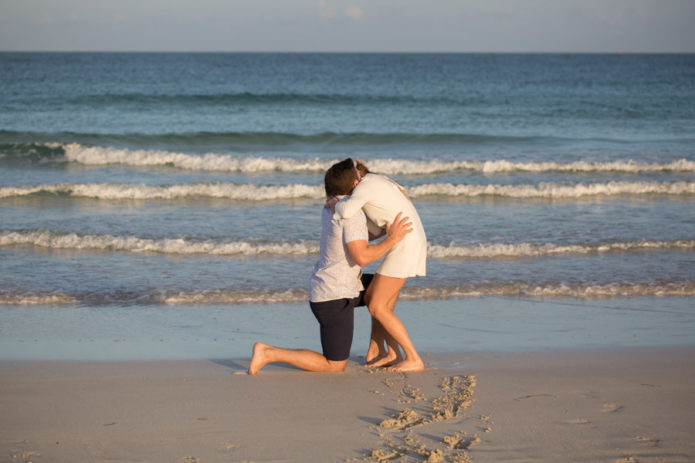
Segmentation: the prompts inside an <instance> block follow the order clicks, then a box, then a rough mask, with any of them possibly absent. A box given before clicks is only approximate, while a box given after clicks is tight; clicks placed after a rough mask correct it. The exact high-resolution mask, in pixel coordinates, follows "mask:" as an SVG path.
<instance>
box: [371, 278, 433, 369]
mask: <svg viewBox="0 0 695 463" xmlns="http://www.w3.org/2000/svg"><path fill="white" fill-rule="evenodd" d="M405 281H406V278H393V277H387V276H385V275H381V274H379V273H377V274H376V275H374V280H372V283H371V284H370V285H369V289H370V290H371V291H370V293H371V294H370V299H369V305H368V306H369V313H371V314H372V316H373V317H374V318H376V319H377V321H378V322H379V323H380V324H381V326H382V327H383V328H384V330H385V331H386V333H388V334H389V335H390V336H391V337H392V338H393V339H394V340H395V342H396V343H398V345H400V347H401V348H402V349H403V352H404V353H405V359H403V360H401V361H398V362H397V363H395V364H394V365H393V367H392V368H393V369H394V370H396V371H420V370H423V369H424V368H425V365H424V364H423V363H422V359H421V358H420V356H419V355H418V353H417V351H416V350H415V346H413V343H412V341H411V340H410V336H408V331H407V330H406V329H405V326H404V325H403V323H402V322H401V321H400V320H399V319H398V317H397V316H396V315H395V314H394V313H393V309H394V306H395V303H396V300H398V293H399V292H400V290H401V288H402V287H403V284H405Z"/></svg>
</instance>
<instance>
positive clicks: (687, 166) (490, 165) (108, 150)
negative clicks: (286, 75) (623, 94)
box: [46, 143, 695, 175]
mask: <svg viewBox="0 0 695 463" xmlns="http://www.w3.org/2000/svg"><path fill="white" fill-rule="evenodd" d="M46 146H50V147H51V148H54V149H58V148H62V150H63V152H64V156H65V159H66V160H68V161H70V162H75V163H80V164H85V165H93V166H104V165H110V164H119V165H124V166H133V167H157V166H161V167H175V168H178V169H185V170H200V171H220V172H246V173H257V172H270V171H280V172H304V171H306V172H323V171H325V170H326V169H328V168H329V167H330V166H331V165H332V164H334V163H335V162H337V161H338V160H339V159H330V160H324V159H318V158H314V159H293V158H289V157H286V158H282V157H262V156H245V157H239V156H233V155H228V154H219V153H207V154H201V155H197V154H190V153H179V152H170V151H156V150H135V149H126V148H113V147H102V146H86V145H81V144H79V143H69V144H46ZM365 161H366V163H367V164H368V166H369V168H370V169H371V170H372V171H374V172H379V173H383V174H387V175H430V174H437V173H446V172H452V171H473V172H481V173H486V174H498V173H509V172H528V173H543V172H564V173H591V172H620V173H632V174H637V173H648V172H695V161H691V160H688V159H679V160H675V161H671V162H666V163H656V162H638V161H634V160H624V161H609V162H598V161H575V162H567V163H562V162H553V161H550V162H514V161H508V160H504V159H499V160H487V161H476V160H470V161H449V160H441V159H432V160H426V161H418V160H406V159H392V158H386V159H366V160H365Z"/></svg>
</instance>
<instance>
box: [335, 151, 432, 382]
mask: <svg viewBox="0 0 695 463" xmlns="http://www.w3.org/2000/svg"><path fill="white" fill-rule="evenodd" d="M346 161H347V160H346ZM360 170H362V172H360ZM355 171H356V172H355V175H356V176H357V180H358V182H359V183H357V185H356V186H355V187H354V188H353V190H352V191H351V192H350V197H349V198H346V199H344V200H342V201H340V202H338V203H336V204H335V213H336V215H338V216H339V217H340V218H350V217H352V216H353V215H354V214H355V213H356V212H357V211H359V210H360V209H362V210H364V213H365V214H366V215H367V218H368V219H369V221H370V222H372V223H373V224H374V225H376V226H377V227H378V228H379V229H382V230H383V229H385V227H386V225H387V224H390V223H392V222H393V220H394V219H395V217H396V215H398V213H399V212H402V214H403V216H407V217H409V218H410V221H411V222H412V228H413V231H412V233H410V234H408V235H407V236H406V237H405V238H404V239H403V241H401V242H400V243H398V244H397V245H396V246H394V247H393V248H392V249H391V250H390V251H389V252H388V253H387V254H386V256H385V258H384V260H383V261H382V263H381V265H380V266H379V268H378V269H377V271H376V275H375V277H374V280H373V281H372V283H371V285H370V286H369V288H368V289H367V293H366V295H365V300H366V301H367V304H368V307H369V312H370V313H371V314H372V335H371V339H370V343H369V349H368V350H367V357H366V360H367V365H369V366H384V365H389V364H391V366H392V369H393V370H395V371H419V370H422V369H424V364H423V363H422V359H421V358H420V356H419V355H418V353H417V351H416V350H415V347H414V346H413V343H412V341H411V340H410V337H409V336H408V332H407V331H406V329H405V326H403V323H401V321H400V320H399V319H398V317H396V315H395V314H394V313H393V311H394V308H395V306H396V301H397V300H398V295H399V293H400V290H401V288H402V287H403V284H404V283H405V282H406V280H407V279H408V278H410V277H413V276H425V274H426V261H427V237H426V236H425V229H424V228H423V226H422V222H421V221H420V216H419V215H418V213H417V211H416V210H415V207H414V206H413V203H412V202H411V201H410V199H409V198H408V196H407V195H406V193H405V190H404V189H403V188H402V187H401V186H400V185H398V184H397V183H396V182H394V181H393V180H391V179H390V178H388V177H386V176H384V175H379V174H374V173H370V172H369V170H368V169H367V168H366V166H365V165H364V164H363V163H362V162H361V161H358V162H357V163H355ZM363 174H364V175H363ZM371 230H372V227H370V231H371ZM384 341H385V342H386V343H387V345H388V346H389V348H388V349H385V348H384ZM399 345H400V347H401V348H402V349H403V352H404V354H405V358H402V357H401V355H400V351H399V349H398V346H399Z"/></svg>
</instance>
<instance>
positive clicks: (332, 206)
mask: <svg viewBox="0 0 695 463" xmlns="http://www.w3.org/2000/svg"><path fill="white" fill-rule="evenodd" d="M337 202H338V197H337V196H331V197H330V198H328V201H326V204H324V206H323V207H325V208H326V209H330V210H331V212H333V213H335V205H336V203H337Z"/></svg>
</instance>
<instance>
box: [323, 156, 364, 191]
mask: <svg viewBox="0 0 695 463" xmlns="http://www.w3.org/2000/svg"><path fill="white" fill-rule="evenodd" d="M355 180H357V172H355V163H354V161H353V160H352V158H347V159H345V160H343V161H340V162H338V163H336V164H333V165H332V166H331V167H330V168H329V169H328V170H327V171H326V176H325V177H324V179H323V184H324V186H325V187H326V196H327V197H329V198H330V197H331V196H338V195H348V194H350V192H351V191H352V186H353V184H354V183H355Z"/></svg>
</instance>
